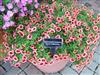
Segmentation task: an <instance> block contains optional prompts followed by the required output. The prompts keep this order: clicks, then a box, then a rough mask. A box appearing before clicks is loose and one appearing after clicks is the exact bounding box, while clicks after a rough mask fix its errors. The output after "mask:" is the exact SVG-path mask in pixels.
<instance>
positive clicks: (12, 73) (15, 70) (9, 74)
mask: <svg viewBox="0 0 100 75" xmlns="http://www.w3.org/2000/svg"><path fill="white" fill-rule="evenodd" d="M19 72H21V69H19V68H15V67H12V69H11V70H9V71H8V72H6V73H5V74H4V75H18V73H19Z"/></svg>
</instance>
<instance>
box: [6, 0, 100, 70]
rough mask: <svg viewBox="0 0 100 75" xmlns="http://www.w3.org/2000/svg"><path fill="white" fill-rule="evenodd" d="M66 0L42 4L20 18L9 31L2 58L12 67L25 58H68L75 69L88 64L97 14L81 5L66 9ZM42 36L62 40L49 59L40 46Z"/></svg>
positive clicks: (99, 20) (97, 34)
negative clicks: (74, 65)
mask: <svg viewBox="0 0 100 75" xmlns="http://www.w3.org/2000/svg"><path fill="white" fill-rule="evenodd" d="M29 1H30V0H29ZM66 2H67V1H65V2H64V3H63V2H62V3H61V2H60V3H59V2H57V1H54V2H53V3H52V4H50V5H49V4H45V3H44V4H42V5H41V6H40V8H39V9H38V10H36V11H35V12H34V15H32V16H27V17H26V18H27V19H26V20H20V21H19V23H18V25H17V26H18V27H17V28H16V30H15V31H14V32H13V39H14V40H13V42H11V44H10V45H11V46H12V47H10V51H9V52H8V55H7V57H6V58H5V61H6V60H9V61H11V62H12V63H13V64H14V66H20V64H21V63H25V62H27V61H29V62H31V63H33V64H40V65H46V64H52V63H53V61H52V59H55V60H62V59H64V60H68V61H70V62H73V63H75V64H77V65H76V67H78V68H81V67H83V66H80V65H87V64H89V62H90V60H92V59H93V54H94V50H95V49H94V48H95V45H96V43H97V41H98V40H99V38H100V14H95V13H92V11H91V10H87V8H86V7H84V6H83V7H74V6H71V7H70V8H68V6H67V5H66V4H67V3H66ZM23 19H24V18H23ZM45 38H61V39H62V40H63V45H62V46H61V48H58V49H57V50H56V54H55V55H54V56H53V58H52V57H51V53H50V49H48V48H45V47H44V44H43V41H42V40H43V39H45ZM11 40H12V39H11Z"/></svg>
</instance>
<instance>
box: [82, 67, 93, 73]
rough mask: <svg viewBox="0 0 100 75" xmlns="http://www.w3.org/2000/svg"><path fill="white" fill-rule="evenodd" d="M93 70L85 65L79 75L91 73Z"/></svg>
mask: <svg viewBox="0 0 100 75" xmlns="http://www.w3.org/2000/svg"><path fill="white" fill-rule="evenodd" d="M93 73H94V72H93V71H91V70H89V69H88V68H87V67H85V68H84V69H83V70H82V72H81V74H80V75H93Z"/></svg>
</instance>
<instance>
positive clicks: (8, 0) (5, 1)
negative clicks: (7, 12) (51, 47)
mask: <svg viewBox="0 0 100 75" xmlns="http://www.w3.org/2000/svg"><path fill="white" fill-rule="evenodd" d="M2 1H3V4H4V5H6V4H7V3H9V2H10V1H11V0H2Z"/></svg>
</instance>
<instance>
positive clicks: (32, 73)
mask: <svg viewBox="0 0 100 75" xmlns="http://www.w3.org/2000/svg"><path fill="white" fill-rule="evenodd" d="M24 71H25V72H26V73H27V75H42V72H41V71H39V70H38V69H37V68H36V67H35V66H33V65H32V64H30V65H29V66H28V67H27V68H26V69H25V70H24Z"/></svg>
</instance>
